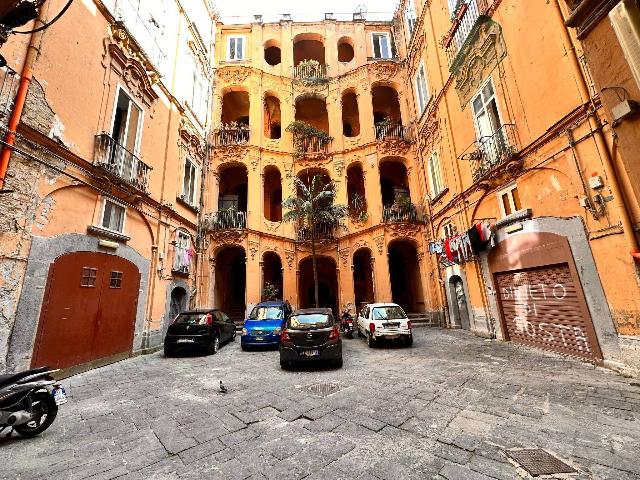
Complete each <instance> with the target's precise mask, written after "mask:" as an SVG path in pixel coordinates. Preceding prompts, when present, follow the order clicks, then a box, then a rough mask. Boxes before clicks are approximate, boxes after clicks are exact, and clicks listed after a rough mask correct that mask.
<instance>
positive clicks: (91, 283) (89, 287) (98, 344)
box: [31, 252, 140, 368]
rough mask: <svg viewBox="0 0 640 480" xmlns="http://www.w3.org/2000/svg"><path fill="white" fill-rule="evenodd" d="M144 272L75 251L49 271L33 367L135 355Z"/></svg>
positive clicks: (104, 256)
mask: <svg viewBox="0 0 640 480" xmlns="http://www.w3.org/2000/svg"><path fill="white" fill-rule="evenodd" d="M139 289H140V272H139V271H138V268H137V267H136V266H135V265H134V264H133V263H131V262H130V261H128V260H125V259H123V258H120V257H117V256H115V255H107V254H104V253H94V252H76V253H69V254H66V255H62V256H60V257H58V258H57V259H56V260H55V262H54V263H53V264H52V265H51V267H50V269H49V277H48V279H47V288H46V291H45V297H44V301H43V304H42V311H41V314H40V323H39V326H38V334H37V337H36V342H35V348H34V354H33V357H32V362H31V364H32V366H41V365H49V366H51V367H55V368H66V367H71V366H75V365H80V364H82V363H87V362H92V361H94V360H98V359H102V358H106V357H112V356H114V355H127V354H129V353H131V349H132V343H133V335H134V331H135V321H136V310H137V302H138V291H139Z"/></svg>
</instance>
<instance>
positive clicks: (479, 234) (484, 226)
mask: <svg viewBox="0 0 640 480" xmlns="http://www.w3.org/2000/svg"><path fill="white" fill-rule="evenodd" d="M467 234H468V235H469V239H470V240H471V247H472V248H473V251H474V253H476V254H479V253H480V252H482V251H484V250H486V249H487V246H488V245H489V243H490V242H491V230H490V229H489V224H488V223H478V224H476V225H474V226H473V227H471V228H470V229H469V231H468V232H467Z"/></svg>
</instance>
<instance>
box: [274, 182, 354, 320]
mask: <svg viewBox="0 0 640 480" xmlns="http://www.w3.org/2000/svg"><path fill="white" fill-rule="evenodd" d="M294 184H295V186H296V188H297V191H298V195H295V196H291V197H289V198H287V199H286V200H284V201H283V202H282V207H283V208H284V209H286V210H288V211H287V212H286V213H285V214H284V216H283V217H282V219H283V221H285V222H296V223H297V224H298V225H299V226H300V228H304V229H307V230H308V231H309V232H310V239H311V258H312V262H313V287H314V299H315V306H316V307H318V266H317V259H316V235H315V232H316V228H317V227H318V225H329V226H331V227H340V226H343V225H344V218H345V216H346V215H347V206H346V205H336V204H335V203H333V201H334V199H335V195H336V193H335V184H334V183H333V182H329V183H325V182H324V181H323V178H322V175H320V174H315V175H314V176H313V178H312V179H311V182H310V185H309V186H307V185H306V184H305V183H304V182H303V181H302V180H300V179H299V178H296V179H295V180H294Z"/></svg>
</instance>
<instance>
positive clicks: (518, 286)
mask: <svg viewBox="0 0 640 480" xmlns="http://www.w3.org/2000/svg"><path fill="white" fill-rule="evenodd" d="M496 280H497V285H498V288H499V290H500V304H501V309H502V315H503V320H504V325H505V327H506V333H507V337H508V339H509V340H512V341H514V342H517V343H523V344H525V345H531V346H534V347H538V348H543V349H546V350H552V351H554V352H559V353H566V354H569V355H574V356H578V357H582V358H587V359H592V360H600V359H602V354H601V353H600V348H599V346H598V341H597V339H596V336H595V331H594V329H593V324H592V322H591V317H590V316H589V311H588V309H587V306H586V303H585V299H584V294H583V293H582V288H581V286H580V285H579V284H578V285H576V284H575V282H574V281H573V277H572V275H571V270H570V269H569V266H568V264H561V265H556V266H551V267H540V268H532V269H527V270H521V271H518V272H508V273H499V274H496Z"/></svg>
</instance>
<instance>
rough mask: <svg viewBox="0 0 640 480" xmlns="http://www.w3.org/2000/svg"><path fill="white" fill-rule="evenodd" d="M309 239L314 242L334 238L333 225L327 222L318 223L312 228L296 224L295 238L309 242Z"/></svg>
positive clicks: (301, 241)
mask: <svg viewBox="0 0 640 480" xmlns="http://www.w3.org/2000/svg"><path fill="white" fill-rule="evenodd" d="M311 239H313V240H314V241H316V242H326V241H332V240H335V228H334V226H333V225H329V224H327V223H319V224H317V225H315V227H314V228H309V227H306V226H298V228H297V231H296V240H297V241H298V242H300V243H306V242H311Z"/></svg>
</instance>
